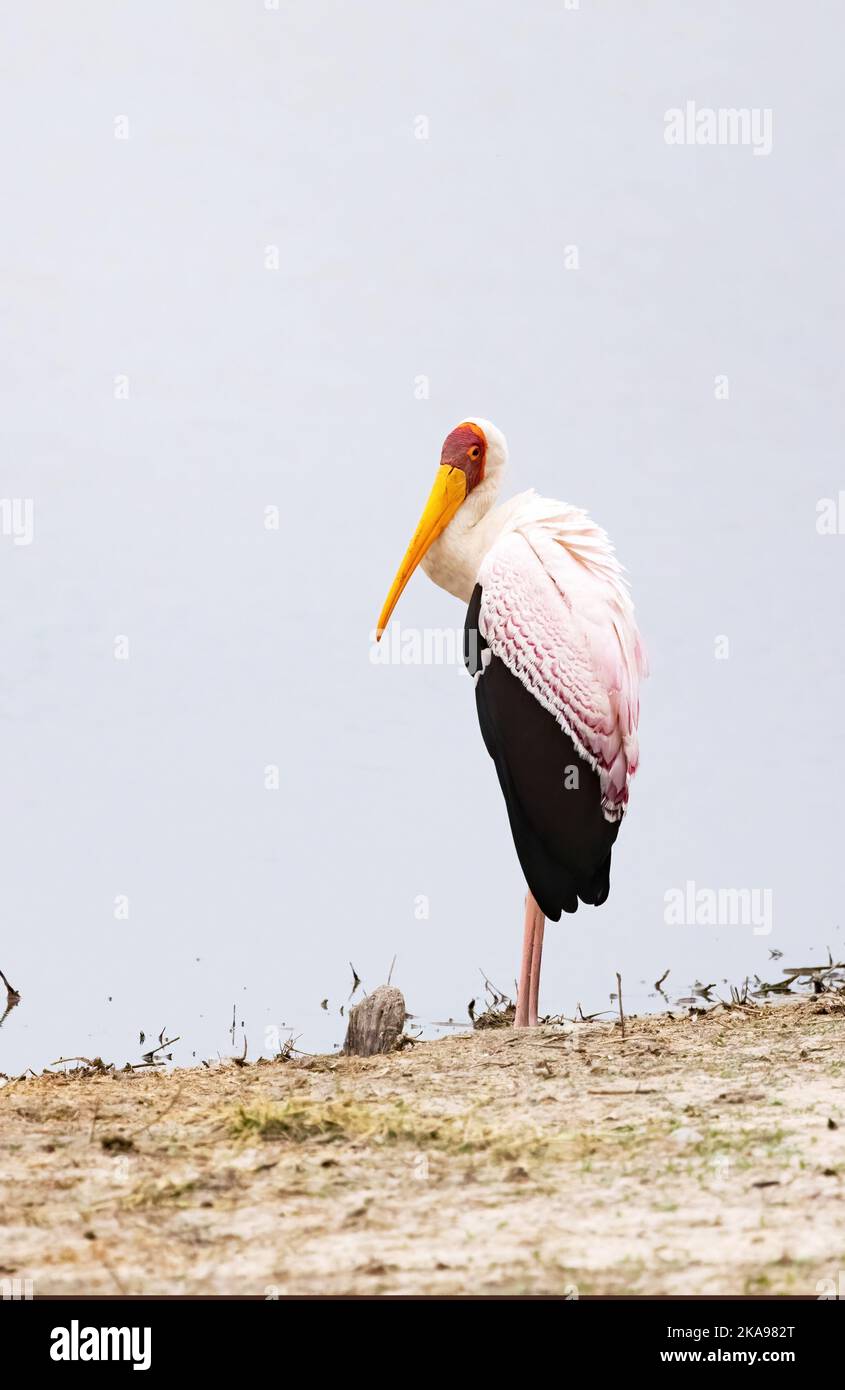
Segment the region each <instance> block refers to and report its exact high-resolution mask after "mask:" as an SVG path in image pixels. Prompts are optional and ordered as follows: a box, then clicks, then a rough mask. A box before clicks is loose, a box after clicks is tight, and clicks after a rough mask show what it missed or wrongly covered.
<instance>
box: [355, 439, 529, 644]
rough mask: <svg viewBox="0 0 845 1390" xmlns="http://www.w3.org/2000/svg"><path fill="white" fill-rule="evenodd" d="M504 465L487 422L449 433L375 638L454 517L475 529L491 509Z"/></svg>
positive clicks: (502, 448) (504, 452)
mask: <svg viewBox="0 0 845 1390" xmlns="http://www.w3.org/2000/svg"><path fill="white" fill-rule="evenodd" d="M507 461H508V445H507V441H506V439H505V436H504V435H503V434H502V431H501V430H499V429H497V428H496V426H495V425H494V424H491V422H490V421H489V420H483V419H481V418H476V417H469V418H467V419H466V420H462V421H461V423H460V424H459V425H457V426H456V427H455V429H453V430H452V431H451V433H450V434H447V436H446V438H445V440H444V441H443V448H442V449H441V451H440V466H439V468H438V470H437V477H436V478H435V480H434V486H433V488H432V489H431V493H430V495H429V499H428V501H427V503H426V505H425V508H424V510H423V514H422V516H421V517H420V520H419V524H418V525H417V529H416V531H415V532H414V534H413V537H412V539H411V543H410V545H409V546H408V549H407V551H406V553H405V558H404V560H403V561H402V564H401V565H400V566H399V569H398V571H397V574H396V578H395V579H394V581H393V584H392V586H391V589H390V593H389V594H388V596H387V599H386V600H385V604H384V607H383V609H382V611H381V616H380V618H379V620H378V626H377V629H376V631H377V635H378V636H379V637H380V636H381V634H382V632H383V630H384V628H385V627H386V626H387V623H388V621H389V619H390V615H391V613H392V612H393V610H394V608H395V607H396V604H397V603H398V602H399V597H400V595H401V593H402V590H403V589H404V588H405V585H406V584H407V582H408V580H409V579H410V577H411V575H412V574H413V572H414V570H415V569H416V567H417V565H418V564H419V563H420V560H421V559H422V558H423V556H424V555H425V553H426V551H427V550H428V549H429V547H430V546H431V545H432V544H433V543H434V541H436V540H437V538H438V536H440V535H441V534H442V532H443V531H444V530H445V528H446V527H447V526H448V525H449V523H450V521H451V520H452V518H453V517H459V522H460V523H465V524H466V525H467V526H473V525H474V524H475V523H476V522H477V521H478V520H479V519H480V518H481V517H482V516H484V514H485V512H487V511H489V510H490V508H491V507H492V505H493V503H494V501H495V499H496V494H497V493H498V491H499V488H500V486H501V482H502V474H503V473H504V471H505V465H506V464H507ZM456 524H459V523H457V522H456Z"/></svg>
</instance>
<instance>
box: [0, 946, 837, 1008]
mask: <svg viewBox="0 0 845 1390" xmlns="http://www.w3.org/2000/svg"><path fill="white" fill-rule="evenodd" d="M828 955H830V952H829V951H828ZM832 964H833V961H831V965H832ZM0 980H2V981H3V984H4V985H5V986H6V993H7V994H8V995H9V996H10V997H14V1001H15V1003H16V1004H17V1002H18V1000H19V999H20V994H19V993H18V991H17V990H16V989H15V986H14V985H10V984H9V981H8V980H7V979H6V976H5V975H4V974H3V971H2V970H0Z"/></svg>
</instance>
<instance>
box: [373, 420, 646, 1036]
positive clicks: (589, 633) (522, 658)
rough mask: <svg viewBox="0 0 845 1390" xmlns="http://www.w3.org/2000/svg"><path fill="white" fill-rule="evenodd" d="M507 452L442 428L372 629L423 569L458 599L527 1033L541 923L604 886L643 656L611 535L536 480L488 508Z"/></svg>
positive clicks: (487, 429)
mask: <svg viewBox="0 0 845 1390" xmlns="http://www.w3.org/2000/svg"><path fill="white" fill-rule="evenodd" d="M507 462H508V446H507V441H506V439H505V436H504V434H503V433H502V432H501V430H499V429H498V428H497V427H496V426H495V425H494V424H492V423H491V422H490V421H489V420H486V419H483V418H481V417H475V416H471V417H467V418H466V419H464V420H462V421H461V422H460V424H458V425H457V426H456V427H455V428H454V429H453V430H451V431H450V433H449V434H448V435H447V436H446V439H445V440H444V443H443V447H442V450H441V453H440V463H439V466H438V469H437V474H436V476H435V480H434V485H433V487H432V489H431V493H430V495H429V498H428V501H427V502H426V504H425V507H424V508H423V512H422V515H421V517H420V520H419V523H418V525H417V528H416V530H415V531H414V534H413V536H412V538H411V541H410V543H409V545H408V548H407V550H406V552H405V556H404V558H403V560H402V563H401V564H400V566H399V569H398V570H397V572H396V577H395V578H394V580H393V583H392V585H391V587H390V591H389V593H388V595H387V598H386V599H385V602H384V606H383V608H382V610H381V614H380V616H379V619H378V623H377V626H376V632H375V635H376V640H377V641H378V640H380V639H381V637H382V635H383V633H384V631H385V629H386V627H387V625H388V623H389V621H390V618H391V615H392V613H393V611H394V609H395V607H396V605H397V603H398V602H399V599H400V597H401V595H402V593H403V591H404V589H405V587H406V585H407V584H408V581H409V580H410V578H411V576H412V574H413V573H414V571H415V570H416V569H417V567H418V566H421V568H422V569H423V571H424V572H425V573H426V574H427V575H428V576H429V578H430V579H432V580H433V581H434V583H435V584H437V585H439V586H440V588H442V589H445V590H447V592H448V593H450V594H453V595H454V596H455V597H456V598H459V599H461V600H462V601H463V602H464V603H465V604H466V605H467V612H466V619H465V622H464V653H463V655H464V661H465V664H466V667H467V670H468V671H469V673H470V675H471V676H472V677H473V680H474V683H475V701H476V709H477V712H478V721H479V724H480V727H481V735H482V738H483V740H484V743H485V746H486V748H487V752H488V753H489V755H490V757H491V758H492V760H493V763H494V765H495V769H496V773H497V775H498V780H499V785H500V787H501V790H502V794H503V796H504V800H505V805H506V808H507V814H508V820H509V822H510V830H511V834H512V837H513V842H514V847H515V849H516V854H517V858H518V860H519V863H520V866H521V869H522V873H523V875H524V877H525V882H526V889H527V891H526V895H525V912H524V919H523V935H522V956H521V961H520V968H519V977H518V983H517V993H516V1008H515V1015H514V1025H515V1027H517V1028H526V1027H536V1026H537V1025H538V1022H539V992H540V968H541V962H542V954H543V939H544V933H545V923H546V919H550V920H552V921H555V922H556V921H559V920H560V916H561V913H562V912H566V913H572V912H575V911H576V910H577V908H578V905H579V903H584V904H592V905H595V906H597V907H598V906H600V905H601V904H602V903H604V902H605V901H606V899H607V896H608V893H609V892H610V864H611V854H612V850H613V847H614V844H615V842H616V837H617V835H618V833H619V828H620V825H621V821H622V818H623V816H624V815H625V812H626V810H627V807H628V798H629V789H630V783H631V779H632V778H633V776H634V774H635V773H636V771H637V766H638V763H639V735H638V726H639V717H640V700H639V690H640V683H641V681H642V679H643V678H644V677H645V676H646V674H647V658H646V653H645V647H644V644H643V641H642V638H641V636H640V633H639V630H638V627H637V622H636V617H635V613H634V605H633V601H632V598H631V593H630V587H629V583H628V579H627V575H626V573H625V571H624V570H623V568H622V566H621V564H620V563H619V561H618V560H617V558H616V555H615V552H614V549H613V546H612V545H611V543H610V540H609V539H608V536H607V534H606V533H605V531H604V530H602V529H601V527H599V526H598V525H596V524H595V523H594V522H593V521H592V520H591V518H590V516H589V515H588V514H587V512H586V511H584V510H582V509H581V508H579V507H576V506H572V505H569V504H567V503H565V502H558V501H555V500H553V499H551V498H546V497H542V496H538V495H537V493H536V492H534V491H533V490H531V491H528V492H523V493H520V494H518V495H517V496H515V497H512V498H511V499H510V500H508V501H506V502H504V503H501V504H500V505H496V504H497V500H498V496H499V491H500V488H501V484H502V478H503V474H504V472H505V469H506V466H507Z"/></svg>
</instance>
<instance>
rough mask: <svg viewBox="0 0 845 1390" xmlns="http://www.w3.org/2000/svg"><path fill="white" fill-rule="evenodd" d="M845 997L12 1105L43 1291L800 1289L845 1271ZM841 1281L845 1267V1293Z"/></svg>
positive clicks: (121, 1082)
mask: <svg viewBox="0 0 845 1390" xmlns="http://www.w3.org/2000/svg"><path fill="white" fill-rule="evenodd" d="M843 1065H845V1001H841V1000H840V999H838V998H836V997H830V996H821V997H820V998H818V999H817V1000H813V1001H802V1002H798V1003H788V1004H782V1005H778V1006H766V1007H759V1008H733V1009H730V1010H728V1009H723V1008H721V1007H719V1008H717V1009H715V1010H714V1011H712V1012H711V1013H709V1014H707V1015H706V1016H703V1017H693V1018H688V1017H685V1018H683V1019H679V1020H676V1019H667V1018H645V1019H638V1020H628V1023H627V1028H626V1036H625V1037H624V1038H623V1037H622V1036H621V1030H620V1028H619V1026H618V1024H616V1025H613V1024H608V1023H600V1024H599V1023H591V1024H578V1025H576V1026H574V1027H572V1026H570V1027H569V1028H568V1029H567V1030H565V1031H564V1030H561V1029H559V1028H552V1027H545V1028H541V1029H538V1030H536V1031H533V1032H527V1033H520V1034H515V1033H514V1032H512V1031H510V1030H506V1029H497V1030H490V1031H486V1030H485V1031H479V1032H476V1033H473V1034H471V1035H467V1036H456V1037H454V1038H450V1039H446V1040H442V1041H438V1042H431V1043H417V1044H414V1045H413V1046H408V1047H407V1048H405V1049H403V1050H402V1051H400V1052H397V1053H395V1054H392V1055H390V1056H388V1057H377V1058H370V1059H367V1060H359V1059H347V1058H341V1057H315V1058H307V1059H302V1060H300V1061H275V1062H263V1063H257V1064H255V1065H247V1066H243V1067H239V1066H234V1065H227V1066H220V1067H216V1068H215V1069H213V1070H205V1069H202V1068H201V1069H198V1070H190V1071H175V1072H171V1073H169V1074H161V1073H155V1074H148V1073H145V1074H137V1073H136V1074H130V1073H122V1072H119V1073H116V1074H112V1073H105V1074H90V1075H78V1074H77V1075H73V1074H62V1075H45V1076H41V1077H37V1078H30V1079H27V1080H16V1081H10V1082H8V1083H7V1084H6V1085H5V1086H4V1087H3V1089H2V1090H0V1220H2V1226H3V1240H2V1247H0V1277H2V1278H14V1279H19V1280H27V1279H30V1280H32V1281H33V1288H34V1292H35V1293H36V1294H47V1293H74V1292H75V1293H108V1294H115V1293H122V1294H140V1293H154V1292H158V1293H226V1294H263V1295H270V1296H272V1295H273V1294H279V1295H282V1294H285V1293H326V1292H331V1293H442V1294H450V1293H466V1292H471V1293H485V1292H497V1293H502V1292H505V1293H555V1294H568V1295H569V1296H571V1297H575V1296H577V1295H579V1294H580V1295H585V1294H590V1293H627V1294H630V1293H640V1294H642V1293H652V1294H655V1293H657V1294H661V1293H671V1294H700V1293H720V1294H724V1293H731V1294H744V1293H804V1294H815V1293H816V1292H817V1291H818V1290H817V1285H818V1283H819V1281H820V1280H825V1279H833V1280H836V1279H837V1278H838V1277H839V1274H840V1271H845V1200H843V1197H845V1091H843ZM842 1284H843V1287H845V1273H843V1274H842Z"/></svg>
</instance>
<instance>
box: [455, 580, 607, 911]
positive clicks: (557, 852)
mask: <svg viewBox="0 0 845 1390" xmlns="http://www.w3.org/2000/svg"><path fill="white" fill-rule="evenodd" d="M480 607H481V585H480V584H476V586H475V589H474V591H473V595H472V598H471V599H470V603H469V608H468V610H467V616H466V624H465V626H464V660H465V662H466V666H467V670H468V671H469V673H470V675H472V676H476V677H477V678H476V682H475V702H476V707H477V709H478V722H479V724H480V725H481V733H482V735H483V737H484V742H485V744H486V746H487V751H488V753H489V754H490V757H491V758H492V759H493V761H494V763H495V764H496V771H497V773H498V775H499V783H500V785H501V788H502V792H503V793H504V797H505V803H506V805H507V808H508V817H509V819H510V825H511V832H512V834H513V840H514V845H515V846H516V852H517V855H518V856H519V862H520V864H521V865H522V871H523V873H524V874H525V879H526V882H527V884H528V887H529V888H530V889H531V892H532V893H533V894H534V897H535V898H536V900H537V903H538V904H539V906H540V908H541V910H542V911H543V913H544V914H545V916H546V917H550V918H552V920H553V921H555V922H556V921H558V919H559V918H560V914H561V912H562V911H563V912H575V911H576V909H577V907H578V901H579V899H580V900H581V902H584V903H594V904H596V905H598V904H599V903H603V902H604V901H605V899H606V898H607V895H608V893H609V892H610V852H611V849H612V848H613V842H614V840H615V839H616V836H617V834H618V832H619V822H618V821H615V822H610V821H608V820H606V819H605V817H604V816H603V814H602V810H601V789H600V786H599V779H598V774H597V773H596V772H594V771H593V769H592V768H591V767H590V765H589V763H588V762H586V761H585V760H584V758H582V757H581V755H580V753H578V752H577V750H576V748H575V745H574V744H573V742H572V740H571V738H570V737H569V736H568V734H566V733H564V731H563V729H561V727H560V725H559V724H558V722H557V720H556V719H555V717H554V715H552V714H550V713H549V711H548V710H545V709H543V706H542V705H541V704H539V703H538V701H537V700H536V699H535V698H534V696H533V695H532V694H531V692H530V691H529V690H527V689H526V687H525V686H524V685H523V684H522V682H521V681H520V680H519V679H518V678H517V677H516V676H515V675H513V674H512V672H510V671H509V670H508V668H507V666H505V664H504V662H502V661H500V660H499V659H498V657H495V656H493V653H492V652H491V651H490V649H489V647H488V646H487V643H486V642H485V641H484V638H483V637H482V636H481V634H480V632H479V631H478V613H479V609H480Z"/></svg>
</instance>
